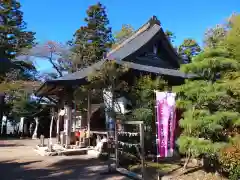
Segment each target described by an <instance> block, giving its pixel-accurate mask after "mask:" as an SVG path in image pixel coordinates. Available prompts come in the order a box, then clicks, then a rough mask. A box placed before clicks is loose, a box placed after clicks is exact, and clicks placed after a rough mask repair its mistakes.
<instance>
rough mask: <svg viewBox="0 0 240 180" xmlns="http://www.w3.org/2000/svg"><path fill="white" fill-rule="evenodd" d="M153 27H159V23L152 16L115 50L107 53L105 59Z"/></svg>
mask: <svg viewBox="0 0 240 180" xmlns="http://www.w3.org/2000/svg"><path fill="white" fill-rule="evenodd" d="M154 25H158V26H161V23H160V21H159V20H158V18H157V17H156V16H152V17H151V18H150V19H149V20H148V21H147V22H146V23H145V24H143V25H142V26H141V27H140V28H138V29H137V30H136V31H134V33H132V34H131V35H130V36H129V37H127V38H125V39H123V40H122V41H121V42H120V43H119V44H118V45H117V46H116V47H115V48H113V49H112V50H111V51H110V52H108V53H107V57H108V56H110V55H111V54H112V53H114V52H115V51H117V50H118V49H120V48H122V47H123V46H124V45H125V44H127V43H129V42H130V41H132V40H133V39H135V38H136V37H137V36H139V35H140V34H142V33H143V32H145V31H146V30H148V29H149V28H151V27H152V26H154Z"/></svg>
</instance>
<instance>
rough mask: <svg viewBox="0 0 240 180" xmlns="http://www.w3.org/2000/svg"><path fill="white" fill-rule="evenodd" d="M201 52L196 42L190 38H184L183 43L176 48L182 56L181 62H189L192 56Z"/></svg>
mask: <svg viewBox="0 0 240 180" xmlns="http://www.w3.org/2000/svg"><path fill="white" fill-rule="evenodd" d="M200 52H201V48H200V46H199V45H198V43H197V42H196V41H195V40H194V39H191V38H187V39H184V41H183V43H182V44H181V45H180V46H179V48H178V53H179V55H180V56H181V57H182V58H183V60H184V61H183V62H182V63H183V64H186V63H190V62H191V61H192V58H193V57H194V56H196V55H198V54H199V53H200Z"/></svg>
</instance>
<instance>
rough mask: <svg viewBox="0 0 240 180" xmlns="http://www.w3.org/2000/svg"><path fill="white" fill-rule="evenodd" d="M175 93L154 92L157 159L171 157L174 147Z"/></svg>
mask: <svg viewBox="0 0 240 180" xmlns="http://www.w3.org/2000/svg"><path fill="white" fill-rule="evenodd" d="M175 96H176V94H175V93H168V92H156V102H157V103H156V120H157V121H156V124H157V150H158V157H172V156H173V150H174V145H175V138H174V137H175V126H176V122H175V121H176V115H175V114H176V112H175Z"/></svg>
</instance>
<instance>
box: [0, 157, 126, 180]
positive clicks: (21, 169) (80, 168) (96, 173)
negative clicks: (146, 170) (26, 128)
mask: <svg viewBox="0 0 240 180" xmlns="http://www.w3.org/2000/svg"><path fill="white" fill-rule="evenodd" d="M51 158H52V157H51ZM35 163H36V164H37V163H44V161H27V162H24V163H21V162H14V161H0V174H1V180H16V179H24V180H33V179H53V180H62V179H71V180H74V179H76V180H77V179H81V180H110V179H115V178H111V176H109V175H101V173H102V172H106V171H107V166H106V163H105V162H101V161H99V160H98V159H70V158H69V159H68V158H67V159H63V160H60V161H58V162H55V163H52V164H50V165H48V166H47V165H46V166H45V167H44V168H40V167H37V168H36V165H34V164H35ZM115 176H116V180H126V179H127V178H126V177H122V176H120V175H118V174H116V175H114V177H115Z"/></svg>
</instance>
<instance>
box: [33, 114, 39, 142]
mask: <svg viewBox="0 0 240 180" xmlns="http://www.w3.org/2000/svg"><path fill="white" fill-rule="evenodd" d="M34 120H35V129H34V132H33V135H32V139H37V131H38V125H39V119H38V117H35V118H34Z"/></svg>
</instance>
